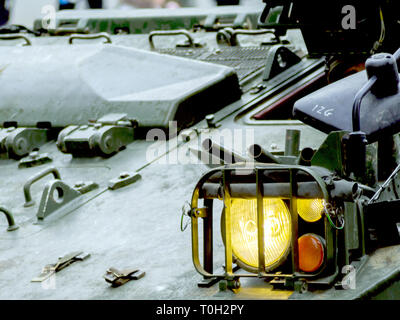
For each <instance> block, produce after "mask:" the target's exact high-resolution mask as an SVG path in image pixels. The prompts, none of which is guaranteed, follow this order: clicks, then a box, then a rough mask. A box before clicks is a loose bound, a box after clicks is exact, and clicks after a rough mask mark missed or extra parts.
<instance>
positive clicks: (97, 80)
mask: <svg viewBox="0 0 400 320" xmlns="http://www.w3.org/2000/svg"><path fill="white" fill-rule="evenodd" d="M26 49H27V50H26ZM1 55H4V59H2V60H3V61H2V65H3V66H5V70H3V72H2V77H1V81H0V82H1V90H0V94H1V95H2V96H3V99H2V100H1V103H0V117H1V119H3V121H15V122H18V125H20V126H24V125H25V126H36V124H37V123H38V122H48V123H51V125H52V126H53V127H65V126H67V125H69V124H74V125H83V124H86V123H87V122H88V121H89V120H90V119H99V118H100V117H102V116H104V115H106V114H108V113H110V112H115V113H126V114H127V116H128V117H129V118H135V119H138V121H139V123H140V126H144V127H168V122H169V121H172V120H175V119H182V118H183V117H182V115H181V114H180V113H179V112H181V113H183V112H185V114H186V113H188V114H190V113H191V115H190V116H188V118H189V119H191V117H194V118H196V116H197V115H199V114H202V113H203V114H204V115H205V114H207V113H209V112H210V111H211V112H212V111H215V110H218V108H221V107H222V106H224V105H225V104H226V103H229V102H232V101H233V100H235V97H237V96H238V94H239V87H238V84H237V80H236V84H235V79H234V75H233V71H232V69H229V68H226V67H222V66H217V65H212V64H205V63H201V62H197V61H188V60H184V59H181V58H176V57H171V56H166V55H165V56H162V55H159V54H155V53H151V52H146V51H143V50H137V49H133V48H126V47H120V46H114V45H85V46H82V45H76V46H75V45H72V46H62V45H61V46H51V47H49V46H32V47H29V48H23V49H22V48H4V47H3V48H0V56H1ZM61 56H62V57H63V58H62V59H61V60H60V59H59V57H61ZM128 65H129V66H130V68H127V67H126V66H128ZM218 84H219V86H218V89H219V92H220V94H221V96H220V99H218V100H220V101H219V103H217V104H211V97H210V95H211V93H210V92H209V91H210V90H211V91H212V89H213V88H214V87H215V86H217V85H218ZM228 84H229V86H228ZM15 92H19V95H18V96H15ZM207 92H208V96H207ZM201 93H203V95H202V96H200V94H201ZM198 95H199V97H198ZM26 96H29V97H30V99H29V101H27V100H26V99H25V98H24V97H26ZM189 98H191V101H192V104H195V105H197V107H196V109H194V108H190V109H189V107H188V106H187V105H185V106H184V104H183V102H186V101H187V100H189ZM200 103H201V104H200ZM149 109H151V110H152V111H151V112H149ZM16 110H18V112H15V111H16ZM178 111H179V112H178ZM184 121H185V119H182V124H183V122H184ZM189 121H190V120H189Z"/></svg>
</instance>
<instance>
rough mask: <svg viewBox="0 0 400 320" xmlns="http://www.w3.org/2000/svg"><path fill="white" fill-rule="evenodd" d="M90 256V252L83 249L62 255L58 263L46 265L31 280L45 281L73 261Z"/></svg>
mask: <svg viewBox="0 0 400 320" xmlns="http://www.w3.org/2000/svg"><path fill="white" fill-rule="evenodd" d="M89 257H90V254H89V253H84V252H82V251H78V252H73V253H70V254H67V255H65V256H63V257H60V258H58V261H57V263H54V264H48V265H46V266H45V267H44V268H43V270H42V272H41V274H40V275H38V276H37V277H36V278H33V279H32V280H31V282H43V281H45V280H46V279H48V278H50V277H51V276H52V275H53V274H55V273H56V272H58V271H60V270H62V269H64V268H66V267H68V266H69V265H71V264H72V263H74V262H76V261H83V260H86V259H87V258H89Z"/></svg>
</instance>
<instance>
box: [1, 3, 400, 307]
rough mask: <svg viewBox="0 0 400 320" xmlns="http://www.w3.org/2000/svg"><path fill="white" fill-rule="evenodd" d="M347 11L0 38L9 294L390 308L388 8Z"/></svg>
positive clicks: (92, 19)
mask: <svg viewBox="0 0 400 320" xmlns="http://www.w3.org/2000/svg"><path fill="white" fill-rule="evenodd" d="M347 2H352V5H351V8H349V7H347V9H348V11H344V13H343V8H344V7H345V6H346V5H347V3H346V4H345V3H341V4H340V5H339V4H335V5H332V6H331V7H330V11H331V13H332V12H335V13H338V15H337V16H335V15H332V14H330V15H324V14H318V15H317V17H318V19H316V18H315V17H314V16H313V14H314V13H312V11H311V10H310V8H311V5H315V6H316V7H315V8H319V9H320V10H322V11H321V12H322V13H324V12H325V11H324V10H323V9H321V5H320V6H318V3H311V4H310V7H304V6H299V1H272V2H267V3H266V6H265V9H264V10H260V9H259V8H258V7H257V8H252V7H241V6H232V7H230V6H228V7H221V8H212V9H207V10H203V9H198V8H182V9H175V10H172V11H169V10H163V9H155V10H145V9H143V10H142V9H138V10H135V11H132V12H117V11H113V10H93V11H65V12H60V13H57V16H56V21H55V22H56V23H55V24H51V23H50V22H48V21H47V22H46V21H44V20H43V19H42V18H40V19H38V20H37V21H36V23H35V26H34V29H33V30H29V29H27V28H23V27H21V26H9V27H7V29H3V32H2V35H1V36H0V57H1V59H0V95H1V97H2V99H1V100H0V119H1V125H2V127H1V129H0V151H1V160H0V166H1V171H0V177H1V191H2V192H1V195H0V203H1V206H0V211H1V212H2V214H3V213H4V217H5V218H6V219H5V218H4V219H3V220H1V221H0V228H1V229H0V244H1V251H0V288H1V290H0V297H1V298H3V299H209V300H210V299H227V300H232V299H243V298H245V299H246V298H247V299H287V298H290V299H356V298H396V297H397V296H396V293H398V290H397V289H398V287H399V282H398V278H399V267H398V266H399V260H400V246H399V231H398V229H399V224H398V223H399V215H398V213H397V210H398V207H397V204H398V201H399V197H398V194H399V192H400V190H399V188H400V182H399V177H398V171H400V169H399V168H400V167H398V165H397V163H398V151H397V150H398V145H399V139H398V135H397V133H398V129H399V127H398V125H397V124H398V122H399V116H400V115H399V112H398V110H397V108H396V106H397V103H398V99H399V95H398V87H399V85H398V82H399V77H398V63H399V60H400V54H399V51H397V52H396V53H395V54H393V55H392V54H389V53H379V52H390V53H394V52H395V51H396V49H397V47H400V44H398V43H397V42H396V40H395V38H394V37H390V36H389V35H391V34H392V33H393V32H395V31H396V28H397V25H398V24H397V23H396V22H395V21H397V20H395V19H393V18H394V17H393V12H394V9H393V7H391V6H395V4H392V3H390V2H387V3H386V4H385V6H384V5H383V4H380V2H379V1H377V2H376V4H377V6H376V7H370V8H369V9H368V10H361V9H362V8H363V7H362V6H361V5H360V1H347ZM341 5H342V6H341ZM322 8H323V7H322ZM347 9H346V10H347ZM353 9H354V10H358V9H360V11H356V12H358V15H357V17H358V18H357V20H356V22H355V23H356V26H359V27H360V28H359V29H357V28H356V29H355V30H354V29H352V28H351V25H352V23H353V21H352V12H353V11H352V10H353ZM314 12H319V11H318V10H317V11H315V10H314ZM333 16H335V17H334V18H332V19H328V18H327V17H333ZM343 19H345V20H346V19H350V20H349V21H348V22H347V23H348V25H349V26H350V27H349V28H347V29H346V28H344V27H343V25H341V24H340V22H342V21H343ZM338 21H339V23H338ZM346 21H347V20H346ZM359 21H361V23H360V24H359ZM365 21H366V22H365ZM346 26H347V25H346ZM385 33H386V38H385V37H384V34H385ZM371 55H372V57H371V58H369V57H370V56H371ZM365 61H366V63H365V68H366V71H363V69H364V62H365ZM217 283H218V284H217ZM112 287H114V288H112ZM116 287H118V288H116Z"/></svg>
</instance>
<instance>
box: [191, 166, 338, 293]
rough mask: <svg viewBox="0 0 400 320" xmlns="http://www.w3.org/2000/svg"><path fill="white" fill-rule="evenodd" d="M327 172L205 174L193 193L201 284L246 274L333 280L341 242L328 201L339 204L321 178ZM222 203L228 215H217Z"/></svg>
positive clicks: (287, 169)
mask: <svg viewBox="0 0 400 320" xmlns="http://www.w3.org/2000/svg"><path fill="white" fill-rule="evenodd" d="M242 171H243V172H242ZM327 174H330V172H329V171H327V170H325V169H322V168H307V167H304V166H298V165H257V167H255V168H254V169H251V170H249V169H248V168H246V169H241V168H240V166H239V165H230V166H227V167H224V168H218V169H213V170H211V171H210V172H208V173H207V174H206V175H204V176H203V178H202V179H201V180H200V181H199V182H198V184H197V186H196V188H195V191H194V193H193V197H192V202H191V214H190V216H191V222H192V253H193V263H194V265H195V268H196V270H197V271H198V272H199V273H200V274H202V275H203V276H204V281H203V282H202V283H201V286H208V284H209V283H211V282H212V279H214V280H216V281H218V280H222V279H224V280H228V282H229V281H235V279H238V278H239V277H259V278H264V279H266V280H273V281H274V282H275V283H277V282H280V283H283V284H284V285H285V286H286V285H288V284H289V285H290V283H294V282H295V281H296V280H298V279H307V282H308V283H312V282H313V281H314V280H315V281H317V282H318V281H319V282H321V281H322V283H329V284H331V283H333V281H334V279H335V277H336V275H337V267H336V265H337V263H336V258H337V257H336V253H335V252H336V245H337V242H336V241H337V239H336V235H335V229H334V228H332V226H331V224H330V220H328V219H327V217H326V207H327V204H329V205H331V204H330V201H332V200H333V199H331V198H330V193H329V192H328V188H327V187H326V184H325V181H324V179H323V178H321V177H322V176H325V175H327ZM201 201H202V205H201V204H200V202H201ZM214 201H222V203H223V210H222V212H213V211H216V210H213V208H214V205H213V203H214ZM330 212H331V211H330ZM214 214H220V221H221V236H222V241H223V244H224V260H225V269H224V272H223V273H222V274H215V273H214V272H213V261H214V253H215V252H214V250H213V242H214V240H213V223H215V219H213V215H214ZM216 218H217V219H218V217H216ZM330 219H331V220H332V219H333V220H334V219H335V217H330ZM201 220H202V221H203V235H202V239H203V247H202V251H203V261H201V258H200V253H199V251H200V246H199V239H200V237H199V227H200V224H199V221H201ZM220 259H221V257H220ZM237 267H239V268H241V269H243V270H244V271H246V272H239V271H238V269H237ZM321 278H323V280H321ZM318 279H319V280H318Z"/></svg>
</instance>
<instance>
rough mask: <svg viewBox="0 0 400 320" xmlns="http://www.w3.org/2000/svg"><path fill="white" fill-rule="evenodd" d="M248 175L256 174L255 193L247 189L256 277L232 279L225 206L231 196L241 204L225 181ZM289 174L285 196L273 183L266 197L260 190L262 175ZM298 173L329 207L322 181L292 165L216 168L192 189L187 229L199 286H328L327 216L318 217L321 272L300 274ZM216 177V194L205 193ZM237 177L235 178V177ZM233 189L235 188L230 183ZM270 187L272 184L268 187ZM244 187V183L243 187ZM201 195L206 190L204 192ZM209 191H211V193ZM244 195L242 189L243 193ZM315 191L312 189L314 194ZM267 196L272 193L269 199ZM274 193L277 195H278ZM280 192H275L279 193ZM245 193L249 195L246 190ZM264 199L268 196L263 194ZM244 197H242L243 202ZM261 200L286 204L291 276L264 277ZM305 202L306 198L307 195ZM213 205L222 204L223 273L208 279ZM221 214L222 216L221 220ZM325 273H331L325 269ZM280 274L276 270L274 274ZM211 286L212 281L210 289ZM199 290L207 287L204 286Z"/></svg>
mask: <svg viewBox="0 0 400 320" xmlns="http://www.w3.org/2000/svg"><path fill="white" fill-rule="evenodd" d="M249 170H250V171H251V172H252V174H255V180H256V181H255V183H253V185H254V184H255V185H256V188H254V187H253V188H252V191H251V192H252V193H254V196H255V198H256V199H257V239H258V270H257V271H258V272H257V273H242V274H239V273H236V272H235V268H234V261H233V259H234V255H233V250H232V243H231V215H230V206H231V204H230V202H231V198H232V196H234V197H235V198H240V191H239V190H236V191H235V190H232V188H231V187H230V184H231V183H230V182H231V181H230V179H231V177H232V173H235V172H236V174H237V173H238V172H242V173H241V174H240V176H241V177H242V176H245V175H246V172H247V173H248V172H249ZM283 170H284V171H288V173H289V177H290V180H289V183H286V187H287V188H286V192H282V188H278V185H281V186H282V185H283V184H279V183H277V184H276V186H277V188H272V189H271V188H268V187H267V189H268V191H267V192H266V190H265V189H266V188H265V184H264V181H263V177H264V176H265V175H264V173H265V172H267V171H270V172H273V171H283ZM299 172H303V173H306V174H308V175H309V176H310V177H312V178H313V179H314V184H315V183H316V184H315V186H317V187H319V189H320V190H319V192H318V193H319V196H320V197H321V198H322V199H324V200H325V203H330V202H329V200H330V197H329V192H328V190H327V187H326V184H325V182H324V180H323V179H322V178H321V177H320V176H319V175H318V174H317V173H315V172H314V171H313V168H312V167H304V166H296V165H276V164H274V165H262V166H260V165H256V166H255V167H254V168H251V169H249V168H243V167H242V168H240V167H223V168H216V169H213V170H211V171H209V172H207V173H206V174H205V175H204V176H203V177H202V178H201V179H200V181H199V182H198V183H197V185H196V188H195V190H194V192H193V196H192V201H191V211H190V216H191V229H192V258H193V264H194V266H195V268H196V270H197V272H199V273H200V274H201V275H202V276H203V277H204V280H207V279H208V280H210V281H209V282H210V285H211V284H212V283H215V282H217V281H219V280H228V281H232V280H235V279H239V278H240V277H258V278H264V279H269V278H270V279H274V281H275V280H277V279H279V280H281V281H282V282H283V283H285V285H288V286H291V285H292V284H293V283H294V282H295V281H297V280H298V279H300V280H301V281H304V282H307V283H315V284H321V285H331V284H332V283H333V281H334V280H335V278H336V277H337V275H338V267H337V230H334V229H333V228H332V227H331V225H330V224H329V221H328V218H327V217H326V215H323V217H322V219H323V223H324V233H325V234H324V235H323V236H324V238H325V241H326V247H325V261H324V264H323V265H322V267H321V268H320V269H319V270H318V271H317V272H316V273H303V272H301V271H300V269H299V262H298V242H297V240H298V212H297V201H296V199H297V198H298V196H299V191H300V192H301V193H303V194H304V193H305V192H306V193H309V191H307V190H305V187H306V186H304V187H303V188H302V190H299V185H300V184H301V182H300V183H298V181H297V179H296V174H297V173H299ZM218 173H220V174H221V179H220V180H221V183H220V185H219V188H218V189H216V188H215V186H214V188H212V187H211V188H207V186H206V185H207V181H209V179H210V178H211V177H212V176H214V175H215V174H218ZM237 176H238V175H237ZM235 183H236V182H235ZM268 184H270V185H273V184H274V183H268ZM247 185H248V182H247ZM308 186H309V185H308ZM206 189H209V190H208V191H207V190H206ZM210 189H211V190H210ZM242 189H243V188H242ZM317 189H318V188H315V187H314V188H313V190H317ZM271 190H272V193H274V194H270V193H271ZM277 190H278V191H277ZM279 190H280V191H279ZM247 192H249V189H247ZM277 192H281V193H287V194H276V193H277ZM268 193H269V194H268ZM248 196H249V195H248V194H247V197H248ZM265 196H274V197H275V196H276V197H281V198H285V199H288V200H289V204H290V205H289V211H290V215H291V228H292V230H291V232H292V234H291V245H290V249H289V250H290V252H291V255H290V256H291V265H292V273H290V274H288V273H286V274H283V273H280V272H268V269H267V268H266V265H265V252H264V249H265V243H264V228H262V227H260V226H263V225H264V214H263V198H264V197H265ZM308 196H309V197H310V196H311V195H310V194H308ZM199 199H204V203H203V207H199ZM215 199H219V200H222V201H223V202H224V211H223V213H224V212H225V219H224V225H221V230H222V231H223V232H225V268H224V269H225V270H224V271H225V272H224V273H221V274H214V273H213V201H214V200H215ZM223 213H221V214H223ZM199 218H202V219H203V265H202V264H201V262H200V257H199ZM328 267H330V269H329V268H328ZM278 269H279V268H278ZM211 280H214V281H213V282H212V283H211ZM199 286H208V285H206V284H204V285H201V284H200V283H199Z"/></svg>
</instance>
